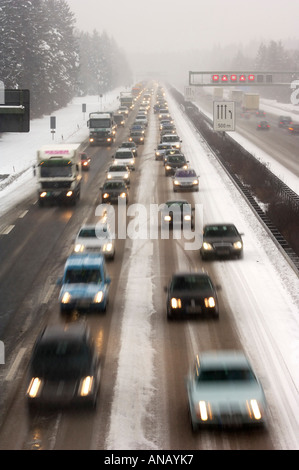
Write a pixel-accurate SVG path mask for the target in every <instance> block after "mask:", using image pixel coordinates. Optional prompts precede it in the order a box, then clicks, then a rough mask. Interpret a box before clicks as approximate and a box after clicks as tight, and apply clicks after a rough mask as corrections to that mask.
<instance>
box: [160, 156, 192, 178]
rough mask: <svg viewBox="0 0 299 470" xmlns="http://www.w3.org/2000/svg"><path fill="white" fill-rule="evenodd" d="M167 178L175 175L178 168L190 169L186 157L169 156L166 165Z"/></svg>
mask: <svg viewBox="0 0 299 470" xmlns="http://www.w3.org/2000/svg"><path fill="white" fill-rule="evenodd" d="M164 168H165V176H169V175H174V174H175V172H176V170H177V169H178V168H184V169H185V170H186V169H187V168H188V162H187V160H186V157H185V155H183V154H182V153H181V154H179V155H176V154H175V155H168V156H167V157H166V159H165V163H164Z"/></svg>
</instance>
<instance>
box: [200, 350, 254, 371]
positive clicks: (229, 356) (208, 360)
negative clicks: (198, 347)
mask: <svg viewBox="0 0 299 470" xmlns="http://www.w3.org/2000/svg"><path fill="white" fill-rule="evenodd" d="M196 359H197V360H198V362H199V364H200V366H201V367H203V368H219V367H223V368H225V367H250V364H249V361H248V359H247V358H246V356H245V354H244V353H243V352H242V351H238V350H219V351H205V352H202V353H199V354H198V356H197V357H196Z"/></svg>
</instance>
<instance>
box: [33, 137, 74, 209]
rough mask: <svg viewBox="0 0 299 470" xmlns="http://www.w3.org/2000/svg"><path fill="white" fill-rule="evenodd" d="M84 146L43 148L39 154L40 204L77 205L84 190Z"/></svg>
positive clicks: (64, 145) (38, 181) (58, 145)
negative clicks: (82, 158) (59, 203)
mask: <svg viewBox="0 0 299 470" xmlns="http://www.w3.org/2000/svg"><path fill="white" fill-rule="evenodd" d="M81 152H82V144H53V145H51V144H50V145H44V146H42V147H41V148H40V149H39V150H38V151H37V183H38V202H39V205H40V206H43V205H44V203H45V202H46V201H51V202H52V201H55V202H62V203H66V202H69V203H72V204H76V202H77V200H78V199H79V198H80V189H81V179H82V174H81Z"/></svg>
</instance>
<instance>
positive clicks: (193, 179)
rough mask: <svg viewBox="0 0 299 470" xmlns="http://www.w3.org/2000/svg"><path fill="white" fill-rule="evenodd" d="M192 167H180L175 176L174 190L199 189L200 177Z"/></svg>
mask: <svg viewBox="0 0 299 470" xmlns="http://www.w3.org/2000/svg"><path fill="white" fill-rule="evenodd" d="M198 178H199V177H198V175H197V174H196V172H195V170H193V169H192V168H187V169H184V168H180V169H179V170H176V172H175V174H174V176H173V190H174V192H176V191H198V188H199V179H198Z"/></svg>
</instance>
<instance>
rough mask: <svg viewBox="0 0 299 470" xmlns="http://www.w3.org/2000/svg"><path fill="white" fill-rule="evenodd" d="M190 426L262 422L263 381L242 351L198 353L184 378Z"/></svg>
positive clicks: (257, 423) (263, 414) (249, 424)
mask: <svg viewBox="0 0 299 470" xmlns="http://www.w3.org/2000/svg"><path fill="white" fill-rule="evenodd" d="M186 385H187V393H188V401H189V412H190V418H191V426H192V429H193V430H194V431H196V430H197V429H198V428H199V427H206V426H211V425H215V426H228V427H234V426H241V425H248V426H252V425H265V423H266V420H267V403H266V398H265V395H264V391H263V388H262V385H261V384H260V382H259V380H258V379H257V377H256V375H255V373H254V372H253V369H252V367H251V365H250V363H249V361H248V359H247V358H246V357H245V355H244V354H243V353H242V352H241V351H230V350H224V351H208V352H204V353H202V354H201V355H198V356H197V357H196V359H195V363H194V365H193V367H192V369H191V371H190V373H189V376H188V377H187V380H186Z"/></svg>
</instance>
